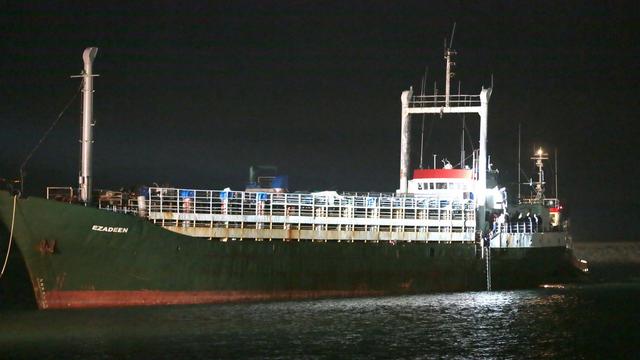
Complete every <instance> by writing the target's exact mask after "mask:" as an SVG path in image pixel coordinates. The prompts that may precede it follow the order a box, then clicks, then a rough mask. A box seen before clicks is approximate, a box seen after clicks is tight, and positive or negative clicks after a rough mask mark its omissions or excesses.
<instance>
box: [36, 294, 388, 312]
mask: <svg viewBox="0 0 640 360" xmlns="http://www.w3.org/2000/svg"><path fill="white" fill-rule="evenodd" d="M385 294H386V293H385V292H383V291H376V290H352V291H347V290H322V291H304V290H298V291H279V292H267V291H156V290H133V291H117V290H103V291H94V290H81V291H59V290H54V291H50V292H47V293H46V295H45V296H44V299H39V301H38V306H39V307H40V308H41V309H45V308H46V309H66V308H97V307H123V306H157V305H189V304H216V303H228V302H254V301H273V300H302V299H318V298H338V297H366V296H382V295H385ZM43 300H44V302H43Z"/></svg>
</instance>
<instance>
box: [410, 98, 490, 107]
mask: <svg viewBox="0 0 640 360" xmlns="http://www.w3.org/2000/svg"><path fill="white" fill-rule="evenodd" d="M480 105H481V103H480V95H449V104H448V105H447V96H446V95H414V96H412V97H411V100H409V107H410V108H420V107H445V106H449V107H463V106H480Z"/></svg>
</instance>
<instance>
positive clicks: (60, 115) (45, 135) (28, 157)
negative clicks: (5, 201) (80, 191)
mask: <svg viewBox="0 0 640 360" xmlns="http://www.w3.org/2000/svg"><path fill="white" fill-rule="evenodd" d="M80 90H82V83H80V86H79V87H78V89H77V90H76V92H75V93H74V94H73V96H72V97H71V100H69V102H68V103H67V104H66V105H65V106H64V108H62V111H60V113H59V114H58V117H56V119H55V120H54V121H53V123H51V125H50V126H49V128H48V129H47V130H46V131H45V132H44V134H43V135H42V137H41V138H40V140H39V141H38V143H37V144H36V146H34V147H33V149H31V152H29V154H28V155H27V157H26V158H25V159H24V161H23V162H22V164H20V192H22V193H24V169H25V167H26V166H27V163H28V162H29V160H31V157H33V154H35V153H36V151H37V150H38V148H40V145H42V143H43V142H44V141H45V140H46V138H47V136H49V133H51V131H52V130H53V128H54V127H55V126H56V124H58V122H59V121H60V119H62V116H63V115H64V113H65V112H66V111H67V109H68V108H69V106H71V104H72V103H73V101H74V100H75V99H76V97H78V94H79V93H80Z"/></svg>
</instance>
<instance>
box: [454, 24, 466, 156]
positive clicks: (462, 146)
mask: <svg viewBox="0 0 640 360" xmlns="http://www.w3.org/2000/svg"><path fill="white" fill-rule="evenodd" d="M453 29H454V30H455V24H454V28H453ZM451 38H452V39H453V35H452V37H451ZM461 86H462V84H461V81H460V80H458V99H459V98H460V87H461ZM464 126H465V123H464V114H462V133H461V134H460V169H464V165H465V164H464V158H465V153H464Z"/></svg>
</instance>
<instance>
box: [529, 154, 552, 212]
mask: <svg viewBox="0 0 640 360" xmlns="http://www.w3.org/2000/svg"><path fill="white" fill-rule="evenodd" d="M548 159H549V154H547V153H545V152H543V151H542V148H539V149H538V150H537V151H536V152H535V155H534V156H532V157H531V160H535V162H536V167H537V168H538V181H537V182H535V188H534V191H535V192H536V195H535V199H536V200H539V201H542V200H544V184H545V181H544V170H542V168H543V163H542V160H548Z"/></svg>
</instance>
